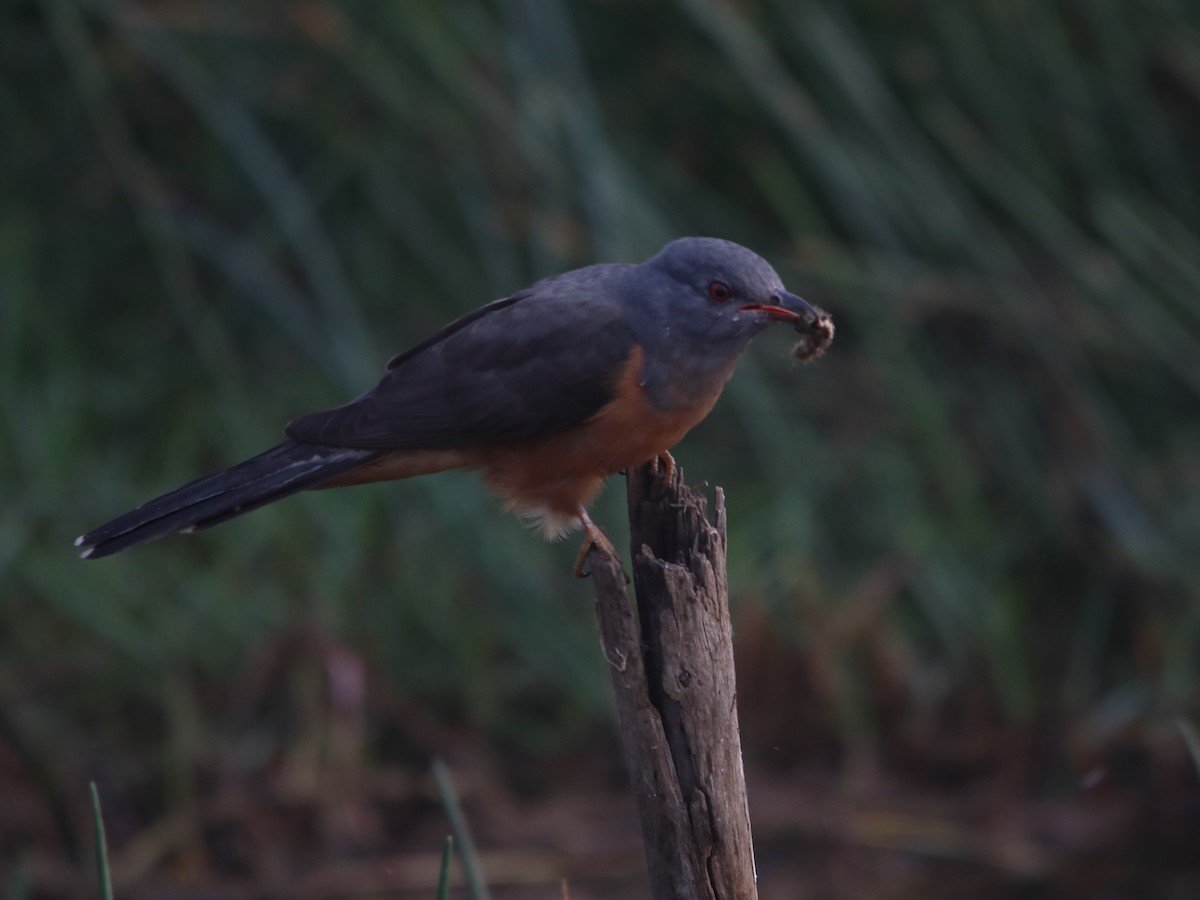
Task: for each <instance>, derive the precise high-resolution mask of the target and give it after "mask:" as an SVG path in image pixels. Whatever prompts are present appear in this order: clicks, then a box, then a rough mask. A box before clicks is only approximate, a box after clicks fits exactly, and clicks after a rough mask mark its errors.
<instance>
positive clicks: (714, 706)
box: [588, 464, 757, 900]
mask: <svg viewBox="0 0 1200 900" xmlns="http://www.w3.org/2000/svg"><path fill="white" fill-rule="evenodd" d="M627 481H628V491H629V522H630V532H631V533H630V545H631V553H632V558H633V581H634V589H635V592H636V594H637V606H636V612H635V610H634V609H633V608H631V606H630V602H629V597H628V594H627V592H626V587H625V573H624V572H623V571H622V569H621V566H620V563H619V562H618V561H616V560H613V559H611V558H610V557H608V556H606V555H605V554H604V553H602V552H600V551H597V550H593V551H592V552H591V553H590V554H589V555H588V565H589V566H590V567H591V571H592V580H593V584H594V586H595V592H596V618H597V621H598V622H599V624H600V637H601V642H602V646H603V650H604V655H605V657H606V658H607V660H608V663H609V673H610V675H611V676H612V683H613V691H614V693H615V695H616V706H617V717H618V721H619V725H620V731H621V742H622V745H623V747H624V751H625V762H626V765H627V766H628V768H629V776H630V781H631V783H632V786H633V793H634V797H635V799H636V802H637V807H638V814H639V816H640V819H641V826H642V837H643V841H644V843H645V848H646V861H647V864H648V867H649V871H650V883H651V888H652V890H653V892H654V896H655V898H656V900H668V898H670V900H696V898H717V900H727V898H729V900H746V898H754V897H757V891H756V889H755V873H754V855H753V849H752V846H751V839H750V817H749V811H748V808H747V805H746V779H745V774H744V772H743V769H742V753H741V741H740V739H739V735H738V722H737V703H736V700H737V690H736V685H735V679H734V670H733V641H732V629H731V627H730V621H729V603H728V590H727V584H726V575H725V495H724V493H723V492H722V491H721V489H720V488H719V487H718V488H717V489H716V504H715V505H716V523H715V524H713V523H710V522H709V521H708V515H707V514H708V503H707V501H706V500H705V498H704V497H703V496H702V495H700V494H699V493H698V492H696V491H694V490H692V489H691V488H689V487H687V486H686V485H685V484H684V483H683V473H682V471H680V470H679V469H678V468H677V469H676V470H675V472H674V475H673V477H672V478H671V479H670V481H669V482H668V481H664V480H663V478H662V477H661V475H660V474H659V469H658V467H657V466H656V465H654V464H648V465H645V466H642V467H640V468H638V469H636V470H631V471H630V472H629V474H628V477H627Z"/></svg>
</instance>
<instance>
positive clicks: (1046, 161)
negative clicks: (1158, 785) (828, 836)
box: [0, 0, 1200, 793]
mask: <svg viewBox="0 0 1200 900" xmlns="http://www.w3.org/2000/svg"><path fill="white" fill-rule="evenodd" d="M1198 38H1200V6H1197V5H1196V4H1194V3H1189V2H1185V0H1141V2H1118V0H1096V2H1089V3H1071V2H1066V0H1062V2H1048V0H1024V2H1022V0H1006V2H1001V0H995V2H981V3H960V2H949V0H947V2H936V0H934V2H902V0H847V2H839V3H831V2H824V3H814V2H800V3H796V2H785V0H760V2H753V3H732V2H727V0H679V2H677V3H672V4H644V3H636V2H629V0H593V2H586V3H583V2H580V3H573V4H567V3H561V2H553V0H513V2H500V3H477V2H454V3H445V4H441V3H438V4H435V3H387V4H384V3H367V2H343V3H334V2H316V0H312V2H293V3H273V2H266V3H257V4H241V3H234V2H216V3H206V4H198V3H190V2H177V3H169V4H147V5H134V4H129V3H107V2H102V0H87V2H75V0H43V2H39V3H31V2H16V3H12V2H10V3H7V4H5V5H4V7H3V10H2V11H0V172H2V173H3V175H2V176H0V178H2V181H0V190H2V192H3V193H2V199H3V202H0V478H2V479H3V496H4V503H3V506H2V507H0V584H2V585H3V591H2V596H0V697H3V699H4V704H5V707H6V709H7V712H6V713H5V716H6V718H7V719H8V720H9V727H10V728H11V729H13V730H15V731H16V732H17V733H19V734H20V735H21V736H22V738H21V739H22V741H23V742H24V744H25V745H26V746H28V747H31V748H34V749H35V750H36V751H37V752H39V753H46V754H50V753H63V754H67V755H69V756H71V757H72V758H73V759H74V762H71V763H63V764H62V766H61V768H60V771H66V770H71V769H72V766H79V767H88V766H91V767H96V768H100V769H101V770H103V771H105V772H106V773H107V777H109V778H112V779H118V780H119V779H129V780H132V781H135V782H139V783H145V784H151V785H160V786H161V785H162V784H167V785H168V787H166V788H163V789H164V790H166V791H167V793H170V790H171V788H170V787H169V785H170V784H171V783H172V782H171V779H172V778H173V777H174V776H175V775H177V774H178V773H179V772H181V771H186V770H187V768H188V766H189V765H191V764H192V763H193V762H194V761H195V760H197V759H204V758H206V754H209V755H211V754H213V753H215V752H216V751H215V750H214V746H215V745H217V744H220V743H221V741H223V740H225V739H226V738H228V737H229V728H230V726H229V725H228V723H227V722H224V721H223V720H222V718H221V717H222V716H223V715H225V712H224V711H223V710H224V707H223V706H222V702H221V701H220V700H217V699H214V698H219V697H223V696H227V695H228V694H230V693H233V692H235V691H236V685H237V683H238V680H239V679H243V678H244V677H245V675H246V672H247V667H248V666H251V665H252V663H250V662H248V660H252V659H254V655H255V653H256V652H259V651H260V650H261V648H262V647H263V646H265V645H269V644H271V642H273V641H276V640H278V639H279V635H281V634H286V633H290V632H293V631H295V630H297V629H299V630H303V631H306V632H312V633H317V634H321V635H328V636H331V637H332V639H334V640H336V641H338V642H342V643H344V644H345V645H347V646H350V647H353V648H354V651H355V652H356V653H357V654H360V655H361V657H362V658H363V659H364V660H365V661H366V664H367V666H368V668H369V669H370V670H371V671H372V672H375V673H378V674H379V675H380V677H381V678H382V680H383V681H384V682H385V683H387V684H390V685H391V686H392V689H393V690H395V691H397V692H399V693H402V694H403V695H405V696H406V697H409V698H412V699H413V701H414V702H415V703H417V704H418V705H420V706H422V707H424V708H426V709H429V710H431V711H433V712H434V713H436V714H437V715H438V716H442V717H446V718H448V719H449V720H451V721H461V722H466V723H469V724H470V725H472V726H473V727H475V728H478V729H480V730H482V731H483V732H484V733H486V734H488V735H490V736H491V737H492V739H494V740H495V741H496V742H497V745H498V746H507V747H512V748H515V749H516V750H519V751H520V752H521V753H523V754H530V755H532V757H533V758H542V757H543V756H546V755H549V754H552V753H554V752H556V751H557V750H559V749H561V748H562V747H564V746H569V745H571V744H573V743H574V742H577V741H578V740H579V739H580V738H581V737H583V736H585V735H589V734H591V733H593V732H594V730H595V728H596V727H597V723H599V722H603V716H604V715H605V712H604V711H605V709H606V703H607V700H606V685H605V680H604V671H603V661H602V659H601V657H600V655H599V653H598V652H597V648H596V641H595V636H594V633H593V624H592V614H591V608H590V592H589V588H588V586H587V585H586V584H577V583H575V582H574V581H573V580H572V579H571V578H570V568H571V560H572V559H573V555H574V551H575V547H574V546H558V545H551V546H545V545H543V544H542V543H541V542H540V540H539V539H538V538H537V537H536V536H535V535H533V534H532V533H529V532H528V531H526V530H525V529H524V528H523V527H522V526H521V524H520V523H518V522H517V521H516V520H515V519H513V518H512V517H509V516H504V515H502V514H500V513H499V511H498V509H497V504H496V503H495V502H494V501H493V500H492V499H491V498H490V497H488V496H487V495H486V494H485V493H484V492H483V490H482V489H481V488H480V487H479V486H478V485H477V484H476V483H475V480H474V479H473V478H471V477H469V476H464V475H454V474H451V475H443V476H436V477H431V478H425V479H420V480H416V481H413V482H410V483H402V484H396V485H390V486H377V487H374V488H371V489H358V490H350V491H343V492H330V493H320V494H311V495H305V496H302V497H298V498H294V499H290V500H288V501H286V502H285V503H282V504H280V505H278V506H274V507H271V508H269V509H267V510H264V511H261V512H258V513H255V514H253V515H251V516H248V517H246V518H245V519H242V520H238V521H237V522H235V523H231V524H229V525H226V526H223V527H222V528H220V529H219V530H215V531H212V532H208V533H205V534H204V535H202V536H197V537H194V538H190V539H182V538H179V539H170V540H166V541H163V542H160V543H157V544H154V545H151V546H148V547H143V548H138V549H136V550H134V551H132V552H130V553H127V554H123V555H121V556H119V557H115V558H113V559H111V560H104V561H102V562H99V563H95V564H83V563H77V562H76V561H75V559H74V555H73V554H72V553H71V548H70V542H71V540H72V539H73V538H74V536H75V535H76V534H78V533H79V532H81V531H82V530H84V529H86V528H88V527H91V526H94V525H96V524H98V523H99V522H101V521H104V520H106V519H108V518H110V517H112V516H114V515H115V514H117V513H120V512H123V511H124V510H126V509H127V508H129V507H131V506H132V505H135V504H137V503H139V502H141V501H143V500H145V499H147V498H148V497H150V496H153V495H155V494H156V493H159V492H161V491H162V490H165V489H167V488H170V487H173V486H175V485H176V484H178V483H180V482H182V481H185V480H189V479H191V478H193V477H196V476H197V475H200V474H203V473H206V472H208V471H211V470H214V469H217V468H220V467H223V466H225V465H227V464H230V463H233V462H235V461H237V460H239V459H241V458H243V457H245V456H248V455H250V454H252V453H254V452H257V451H258V450H260V449H262V448H263V447H265V446H267V445H269V444H270V443H272V442H273V441H274V440H275V439H276V438H277V436H278V434H279V431H280V428H281V426H282V424H283V423H284V422H285V421H286V420H287V419H288V418H289V417H291V416H292V415H295V414H298V413H300V412H303V411H306V410H309V409H313V408H318V407H321V406H325V405H332V404H334V403H338V402H342V401H343V400H345V399H347V398H349V397H350V396H353V395H355V394H356V393H358V392H359V391H361V390H362V389H364V388H365V387H366V386H368V385H370V384H372V383H373V382H374V379H375V377H376V376H377V375H378V374H379V372H380V370H381V367H382V365H383V363H384V362H385V361H386V359H387V358H388V356H389V355H390V354H391V353H393V352H395V351H398V350H400V349H402V348H404V347H405V346H407V345H408V344H410V343H413V342H415V341H416V340H418V339H419V338H421V337H422V336H424V335H425V334H426V333H428V332H429V331H431V330H432V329H433V328H435V327H436V326H438V325H439V324H440V323H442V322H444V321H446V320H447V319H449V318H451V317H452V316H454V315H456V314H458V313H461V312H463V311H465V310H467V309H469V308H472V307H474V306H476V305H479V304H480V303H482V302H485V301H487V300H489V299H492V298H495V297H499V296H502V295H504V294H506V293H507V292H509V291H511V290H512V289H514V288H517V287H520V286H522V285H523V284H525V283H527V282H528V281H530V280H531V279H533V278H536V277H538V276H541V275H544V274H548V273H551V272H555V271H559V270H562V269H564V268H568V267H572V266H576V265H581V264H586V263H589V262H594V261H602V260H637V259H640V258H643V257H645V256H647V255H649V254H651V253H653V252H654V251H655V250H656V249H657V248H658V247H659V246H660V245H661V244H662V243H663V242H665V241H666V240H668V239H670V238H672V237H675V236H679V235H682V234H714V235H720V236H724V237H728V238H731V239H734V240H737V241H739V242H742V243H745V244H747V245H749V246H751V247H753V248H755V249H756V250H758V251H759V252H760V253H762V254H763V255H764V256H766V257H767V258H768V259H770V260H771V261H772V262H774V263H775V264H776V266H777V268H778V269H779V270H780V272H781V273H782V274H783V276H784V280H785V282H786V283H787V284H788V285H789V286H790V287H791V288H792V289H793V290H796V291H797V292H799V293H801V294H804V295H805V296H807V297H809V299H811V300H813V301H814V302H817V303H819V304H820V305H822V306H824V307H826V308H828V309H829V310H831V311H832V312H833V314H834V316H835V319H836V321H837V324H838V338H837V340H836V341H835V343H834V345H833V347H832V349H831V351H830V352H829V353H828V354H827V356H826V357H825V358H823V359H822V360H821V361H820V362H819V363H818V364H816V365H815V366H812V367H811V368H800V367H798V366H797V365H796V364H794V363H793V362H792V361H791V360H790V357H789V355H788V340H789V339H788V337H787V336H786V335H783V334H778V335H774V336H768V337H767V338H765V339H763V340H761V341H760V342H759V343H758V345H757V346H756V347H755V348H754V350H753V352H752V354H751V358H749V359H747V361H746V362H745V364H744V365H743V366H742V368H741V369H740V370H739V373H738V375H737V376H736V378H735V379H734V381H733V383H732V384H731V386H730V388H729V389H728V391H727V393H726V396H725V398H724V399H723V401H722V403H721V404H719V406H718V409H717V410H716V411H715V412H714V414H713V415H712V416H711V417H710V419H709V420H708V421H706V422H705V423H704V424H703V425H702V426H700V427H699V428H697V429H696V430H695V432H693V434H692V435H690V436H689V437H688V438H687V439H686V440H685V441H684V442H683V443H682V444H681V445H680V447H679V448H677V453H676V456H677V458H678V459H679V461H680V463H681V465H682V466H683V467H684V468H685V469H686V473H687V475H688V477H689V479H690V480H691V481H693V482H698V481H709V482H712V483H718V484H721V485H724V487H725V488H726V490H727V493H728V496H729V507H730V528H731V535H730V555H731V559H730V577H731V583H732V593H733V595H734V600H735V604H736V605H737V609H736V610H735V612H736V613H737V615H739V616H747V615H751V612H748V611H752V614H753V616H754V617H756V618H755V620H756V621H758V620H763V621H766V622H769V623H770V627H771V628H772V629H773V630H774V633H775V634H776V636H777V638H778V640H779V641H780V642H781V643H782V644H784V645H788V646H791V647H793V648H794V649H795V652H797V653H800V654H806V653H812V654H817V653H820V652H823V648H821V647H817V646H815V645H814V643H815V642H816V641H818V640H820V639H824V638H827V637H828V635H829V633H830V631H831V628H832V626H830V627H825V628H823V627H820V625H821V623H826V624H827V625H828V624H829V623H833V624H834V625H836V623H837V621H839V618H838V617H839V616H841V615H843V612H844V610H845V609H846V608H847V607H846V604H847V603H850V604H853V603H860V602H866V601H863V600H862V597H863V596H864V593H863V592H864V590H867V588H870V590H868V591H867V593H871V591H874V592H875V594H881V596H882V599H881V600H880V601H879V603H880V609H879V610H877V611H876V612H875V613H872V614H871V615H873V616H874V618H873V619H872V624H870V625H869V626H867V627H869V628H870V629H872V630H873V631H874V630H877V631H879V632H880V633H882V634H883V635H884V636H885V638H886V641H887V643H888V646H889V647H891V648H892V649H893V650H894V651H895V653H897V654H898V655H899V658H900V659H902V660H904V664H903V666H901V668H900V669H899V670H898V671H900V672H901V673H903V678H902V680H901V683H900V684H899V686H898V689H899V692H900V693H901V694H902V695H903V697H904V706H905V709H906V710H907V713H908V714H909V715H913V716H920V715H928V716H937V715H938V714H939V711H942V710H945V709H946V708H948V707H950V706H952V705H953V704H954V703H955V702H957V701H956V698H959V697H960V696H961V693H962V691H964V690H966V687H965V686H966V685H970V686H971V687H970V689H971V690H972V691H983V692H984V693H985V694H986V695H987V696H989V697H991V698H992V700H991V701H990V703H991V704H992V706H993V707H994V709H995V711H996V712H995V715H997V716H999V717H1000V719H1001V720H1002V721H1003V722H1005V723H1010V724H1014V725H1016V726H1020V725H1021V724H1022V723H1029V722H1033V721H1035V720H1038V719H1044V718H1052V719H1056V720H1058V719H1061V720H1062V721H1068V722H1070V721H1076V720H1080V721H1090V722H1093V723H1096V722H1104V723H1107V724H1105V725H1103V726H1101V725H1097V726H1096V727H1097V728H1110V729H1111V728H1117V727H1120V726H1121V725H1123V724H1125V723H1129V722H1139V721H1141V722H1144V721H1165V722H1169V720H1170V717H1171V716H1173V715H1175V714H1179V713H1190V714H1192V715H1194V714H1195V713H1196V712H1197V709H1198V706H1200V704H1198V702H1197V701H1198V699H1200V698H1198V696H1197V686H1198V685H1200V671H1198V669H1200V598H1198V593H1200V588H1198V586H1197V585H1198V583H1200V579H1198V578H1197V577H1196V560H1197V558H1198V556H1200V464H1198V461H1200V415H1198V413H1200V404H1198V402H1197V400H1198V394H1200V302H1198V300H1197V296H1198V292H1200V168H1198V167H1197V165H1196V160H1197V156H1198V150H1200V40H1198ZM623 507H624V504H623V497H622V490H621V489H620V487H619V486H618V485H616V484H614V485H613V487H612V488H610V490H609V492H608V494H607V495H606V497H605V499H604V500H603V502H602V504H601V506H600V508H599V509H598V510H597V513H596V518H597V519H598V520H599V521H601V522H602V523H604V524H605V525H606V526H607V527H609V528H610V529H611V530H613V531H615V532H617V533H618V535H620V534H621V533H622V531H621V529H622V528H623V520H624V509H623ZM888 573H891V574H888ZM864 585H865V586H866V588H864ZM872 585H875V587H874V588H871V586H872ZM875 594H872V595H871V596H875ZM855 598H858V599H857V600H856V599H855ZM871 602H874V601H871ZM833 630H835V631H836V628H833ZM824 649H827V648H824ZM839 665H842V666H844V667H845V671H844V674H845V675H846V681H845V682H844V685H845V687H844V691H843V692H842V694H841V695H840V696H839V697H838V698H837V703H836V704H835V705H836V706H837V708H836V709H833V710H831V711H830V712H829V717H830V721H829V722H827V727H829V728H831V729H833V730H845V729H849V731H848V732H846V733H845V735H844V736H848V738H849V739H851V740H853V739H855V735H866V734H869V733H870V732H871V731H872V730H873V725H872V720H873V716H874V712H873V706H872V703H871V698H870V697H869V696H868V694H869V692H870V690H871V688H870V684H869V682H870V673H868V672H867V671H866V670H865V668H863V667H861V666H860V664H859V663H857V662H855V660H854V659H853V658H852V654H848V658H847V660H846V661H844V662H843V663H839ZM181 698H183V699H181ZM748 702H751V703H752V702H753V698H750V699H749V701H748ZM792 703H793V704H794V707H793V708H781V709H776V710H774V711H773V712H772V713H771V714H772V715H775V716H778V717H780V718H787V717H788V716H792V715H797V716H798V715H802V714H805V715H811V713H806V712H803V707H804V705H805V700H804V698H803V697H793V698H792ZM1089 717H1090V718H1089ZM197 720H198V724H197ZM196 728H200V729H201V730H202V731H203V732H204V733H209V732H212V733H214V734H215V736H213V737H211V738H210V739H208V741H207V742H206V741H198V742H196V741H193V742H189V741H186V740H184V739H183V737H181V736H186V735H192V734H194V731H193V729H196ZM222 728H225V729H226V731H224V732H222V730H221V729H222ZM68 747H69V749H68ZM181 748H182V749H181ZM122 754H124V755H122ZM121 760H127V761H125V762H121Z"/></svg>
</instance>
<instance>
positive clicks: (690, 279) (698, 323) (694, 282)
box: [642, 237, 829, 350]
mask: <svg viewBox="0 0 1200 900" xmlns="http://www.w3.org/2000/svg"><path fill="white" fill-rule="evenodd" d="M642 267H644V268H645V269H649V270H650V271H651V272H653V273H654V274H655V275H656V276H658V277H657V278H656V279H654V281H655V283H656V284H657V286H658V289H657V291H656V292H655V293H656V295H657V296H655V297H653V298H647V299H648V302H650V303H652V304H653V305H654V306H656V307H657V310H656V312H658V313H659V314H660V315H661V316H663V317H664V318H663V321H665V322H666V323H667V324H668V325H669V327H670V328H671V329H672V330H675V331H676V332H677V336H680V337H693V338H695V339H698V340H704V341H708V342H713V343H717V342H728V343H729V344H730V345H731V346H734V345H736V346H737V348H738V349H739V350H740V348H741V347H742V346H745V343H746V342H747V341H749V339H750V338H752V337H754V335H756V334H758V333H759V332H760V331H762V330H763V329H764V328H766V327H767V326H768V325H771V324H774V323H776V322H784V323H787V324H790V325H792V326H794V327H795V328H796V330H797V331H799V332H802V333H808V332H809V331H810V330H811V329H813V328H814V327H817V326H818V323H819V322H821V321H827V320H828V318H829V317H828V315H827V314H826V313H824V312H823V311H821V310H819V309H817V308H816V307H814V306H811V305H810V304H809V303H807V302H806V301H805V300H803V299H802V298H800V297H798V296H796V295H795V294H793V293H790V292H789V291H788V290H787V289H786V288H784V286H783V282H782V281H781V280H780V278H779V275H778V274H777V273H776V272H775V270H774V269H773V268H771V265H770V263H768V262H767V261H766V260H765V259H763V258H762V257H761V256H759V255H758V254H756V253H754V252H753V251H751V250H747V249H746V248H745V247H742V246H740V245H739V244H735V243H733V242H732V241H725V240H721V239H719V238H707V237H687V238H679V239H678V240H675V241H671V243H669V244H667V245H666V246H665V247H663V249H662V250H660V251H659V252H658V253H657V254H656V255H655V256H653V257H651V258H650V259H648V260H647V261H646V262H645V263H643V264H642Z"/></svg>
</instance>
